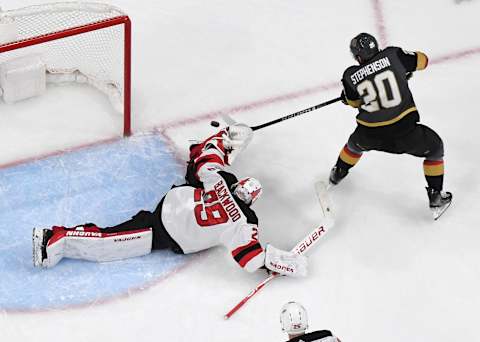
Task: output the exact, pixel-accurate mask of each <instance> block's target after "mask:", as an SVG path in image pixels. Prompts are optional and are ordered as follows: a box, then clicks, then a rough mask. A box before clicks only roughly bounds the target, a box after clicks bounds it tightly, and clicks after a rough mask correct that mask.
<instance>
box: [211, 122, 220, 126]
mask: <svg viewBox="0 0 480 342" xmlns="http://www.w3.org/2000/svg"><path fill="white" fill-rule="evenodd" d="M210 125H212V126H213V127H219V126H220V123H219V122H218V121H212V122H210Z"/></svg>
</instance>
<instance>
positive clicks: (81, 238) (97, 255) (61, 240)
mask: <svg viewBox="0 0 480 342" xmlns="http://www.w3.org/2000/svg"><path fill="white" fill-rule="evenodd" d="M152 236H153V234H152V229H151V228H144V229H135V230H131V231H122V232H113V233H104V232H102V229H100V228H98V227H96V226H89V227H84V226H79V227H75V228H74V229H66V228H63V227H54V234H53V236H52V238H51V239H50V240H49V241H48V244H47V248H46V250H47V258H46V259H45V260H44V261H43V266H44V267H53V266H55V265H56V264H57V263H58V262H59V261H60V260H61V259H62V258H64V257H65V258H72V259H82V260H88V261H96V262H107V261H115V260H121V259H127V258H133V257H137V256H142V255H147V254H150V253H151V251H152Z"/></svg>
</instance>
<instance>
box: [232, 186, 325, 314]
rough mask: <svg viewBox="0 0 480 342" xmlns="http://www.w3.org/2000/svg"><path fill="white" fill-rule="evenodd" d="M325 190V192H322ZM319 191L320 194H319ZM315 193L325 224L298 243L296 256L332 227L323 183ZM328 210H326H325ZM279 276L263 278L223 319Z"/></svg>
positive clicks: (295, 251)
mask: <svg viewBox="0 0 480 342" xmlns="http://www.w3.org/2000/svg"><path fill="white" fill-rule="evenodd" d="M324 190H325V191H324ZM319 191H320V192H321V193H319ZM315 192H316V193H317V197H318V200H319V201H320V206H321V207H322V210H323V212H324V214H325V222H324V224H323V225H321V226H319V227H317V228H315V229H314V230H313V231H311V232H310V233H309V234H308V235H307V236H306V237H305V238H304V239H303V240H302V241H300V242H299V243H298V244H297V245H296V246H295V247H294V248H293V249H292V252H294V253H297V254H305V253H306V252H307V251H308V250H310V249H311V248H312V247H313V246H314V245H315V244H316V243H317V242H318V241H319V240H320V238H322V237H323V236H324V235H325V233H326V232H327V231H328V230H329V229H330V228H331V227H333V225H334V220H333V212H332V208H331V206H330V201H329V199H328V194H327V192H326V185H325V183H324V182H317V183H316V184H315ZM327 209H328V210H327ZM279 276H280V274H278V273H275V272H274V273H272V274H271V275H270V276H269V277H268V278H265V279H264V280H263V281H262V282H260V283H259V284H258V285H257V286H256V287H255V288H254V289H253V290H252V291H251V292H250V293H249V294H248V295H247V296H246V297H244V298H243V299H242V300H241V301H240V302H239V303H238V304H237V305H235V306H234V307H233V308H232V309H231V310H230V311H229V312H227V313H226V314H225V316H224V319H226V320H227V319H229V318H230V317H232V316H233V314H234V313H235V312H237V311H238V310H239V309H240V308H241V307H242V306H243V305H244V304H245V303H246V302H248V301H249V300H250V299H251V298H252V297H253V296H254V295H256V294H257V293H258V292H259V291H260V290H261V289H262V288H263V287H264V286H265V285H267V284H268V283H269V282H270V281H272V280H273V279H275V278H278V277H279Z"/></svg>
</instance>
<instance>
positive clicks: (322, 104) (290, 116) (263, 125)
mask: <svg viewBox="0 0 480 342" xmlns="http://www.w3.org/2000/svg"><path fill="white" fill-rule="evenodd" d="M341 99H342V98H341V97H337V98H335V99H332V100H329V101H326V102H323V103H320V104H317V105H315V106H313V107H309V108H306V109H303V110H301V111H299V112H296V113H292V114H289V115H285V116H283V117H281V118H278V119H275V120H272V121H269V122H265V123H264V124H261V125H258V126H252V127H251V129H252V130H254V131H256V130H258V129H262V128H265V127H268V126H271V125H274V124H276V123H279V122H282V121H285V120H288V119H292V118H294V117H297V116H300V115H303V114H306V113H310V112H313V111H314V110H317V109H320V108H322V107H326V106H328V105H331V104H332V103H335V102H338V101H340V100H341ZM210 124H211V125H212V126H214V127H218V126H220V124H219V122H218V121H212V122H211V123H210Z"/></svg>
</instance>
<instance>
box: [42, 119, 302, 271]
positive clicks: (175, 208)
mask: <svg viewBox="0 0 480 342" xmlns="http://www.w3.org/2000/svg"><path fill="white" fill-rule="evenodd" d="M252 134H253V133H252V130H251V129H250V128H249V127H248V126H246V125H243V124H235V125H232V126H230V127H227V128H225V129H222V130H220V132H218V133H217V134H215V135H213V136H211V137H209V138H208V139H206V140H205V141H204V142H203V143H201V144H196V145H192V146H190V161H189V163H188V168H187V175H186V176H185V179H186V183H185V184H183V185H180V186H173V187H172V189H171V190H170V191H168V192H167V194H166V195H165V196H164V197H163V198H162V199H161V201H160V203H159V204H158V206H157V208H156V209H155V210H154V211H153V212H150V211H143V210H142V211H140V212H139V213H137V214H136V215H135V216H133V218H132V219H130V220H128V221H126V222H124V223H121V224H119V225H116V226H113V227H106V228H99V227H98V226H97V225H95V224H92V223H88V224H83V225H80V226H76V227H73V228H66V227H59V226H54V227H52V229H38V228H34V229H33V263H34V266H36V267H53V266H55V265H56V264H57V263H58V262H59V261H60V260H61V259H62V258H74V259H84V260H90V261H98V262H104V261H113V260H120V259H124V258H130V257H136V256H141V255H146V254H149V253H151V251H152V250H156V249H170V250H172V251H173V252H175V253H180V254H189V253H195V252H198V251H201V250H205V249H208V248H211V247H214V246H218V245H223V246H225V247H226V248H227V249H228V251H229V252H230V254H231V256H232V257H233V258H234V259H235V261H236V262H237V263H238V265H240V266H241V267H242V268H244V269H245V270H247V271H248V272H254V271H256V270H257V269H259V268H267V269H269V270H271V271H275V272H278V273H280V274H283V275H289V276H305V275H306V273H307V260H306V258H305V257H304V256H301V255H298V254H295V253H291V252H286V251H282V250H279V249H277V248H275V247H273V246H271V245H268V244H266V245H264V244H262V243H260V242H259V241H258V219H257V216H256V215H255V212H254V211H253V210H252V209H251V208H250V206H251V205H252V204H253V203H254V202H255V200H256V199H258V198H259V196H260V194H261V192H262V187H261V185H260V183H259V182H258V180H256V179H254V178H243V179H241V180H238V179H237V177H236V176H235V175H233V174H232V173H230V172H227V171H225V169H226V167H227V166H229V165H231V163H232V162H233V159H234V158H235V156H237V155H238V153H239V152H241V151H242V150H243V149H244V148H245V147H246V145H247V144H248V143H249V141H250V140H251V137H252Z"/></svg>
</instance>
